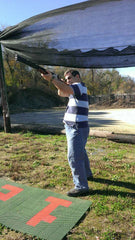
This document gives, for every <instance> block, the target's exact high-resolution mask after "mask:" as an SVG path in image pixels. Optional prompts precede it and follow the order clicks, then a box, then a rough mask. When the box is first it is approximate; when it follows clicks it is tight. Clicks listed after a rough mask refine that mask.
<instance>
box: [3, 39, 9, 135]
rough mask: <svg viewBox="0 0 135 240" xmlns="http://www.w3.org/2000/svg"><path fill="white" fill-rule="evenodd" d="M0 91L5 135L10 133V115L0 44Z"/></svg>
mask: <svg viewBox="0 0 135 240" xmlns="http://www.w3.org/2000/svg"><path fill="white" fill-rule="evenodd" d="M0 91H1V102H2V109H3V122H4V131H5V132H6V133H11V123H10V114H9V107H8V101H7V92H6V83H5V76H4V66H3V57H2V47H1V43H0Z"/></svg>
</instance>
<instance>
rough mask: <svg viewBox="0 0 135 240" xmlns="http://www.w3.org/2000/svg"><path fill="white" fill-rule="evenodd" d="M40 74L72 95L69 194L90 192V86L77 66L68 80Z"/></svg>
mask: <svg viewBox="0 0 135 240" xmlns="http://www.w3.org/2000/svg"><path fill="white" fill-rule="evenodd" d="M41 76H42V77H43V78H44V79H45V80H47V81H49V82H52V83H53V84H54V86H55V87H56V88H57V89H58V95H59V96H61V97H68V98H69V102H68V105H67V108H66V112H65V115H64V120H63V122H64V124H65V130H66V137H67V144H68V161H69V165H70V168H71V171H72V176H73V182H74V185H75V188H74V189H71V190H70V191H69V192H68V193H67V195H68V196H71V197H77V196H82V195H87V194H89V187H88V180H91V179H92V178H93V176H92V172H91V169H90V163H89V159H88V156H87V152H86V150H85V145H86V142H87V138H88V135H89V126H88V107H89V105H88V96H87V88H86V87H85V85H84V83H83V82H82V81H81V77H80V73H79V72H78V71H76V70H74V69H69V70H67V71H66V72H65V73H64V77H65V82H64V81H62V80H60V79H58V77H57V75H55V74H52V73H51V72H49V71H47V74H44V73H41Z"/></svg>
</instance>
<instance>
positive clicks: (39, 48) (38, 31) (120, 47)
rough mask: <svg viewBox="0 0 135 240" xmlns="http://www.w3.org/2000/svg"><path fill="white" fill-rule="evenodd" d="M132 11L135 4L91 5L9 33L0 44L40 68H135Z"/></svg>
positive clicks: (96, 1)
mask: <svg viewBox="0 0 135 240" xmlns="http://www.w3.org/2000/svg"><path fill="white" fill-rule="evenodd" d="M134 11H135V0H89V1H85V2H82V3H78V4H75V5H71V6H68V7H64V8H60V9H56V10H53V11H49V12H46V13H43V14H40V15H37V16H34V17H32V18H29V19H27V20H25V21H23V22H21V23H19V24H18V25H15V26H13V27H9V28H6V29H5V30H4V31H2V32H1V33H0V43H1V44H2V45H3V46H4V47H5V49H6V50H7V51H9V52H11V53H13V54H17V55H19V56H20V57H23V58H25V59H26V60H28V61H32V62H33V63H36V64H38V65H52V66H55V65H57V66H68V67H78V68H112V67H117V68H119V67H129V66H135V14H134Z"/></svg>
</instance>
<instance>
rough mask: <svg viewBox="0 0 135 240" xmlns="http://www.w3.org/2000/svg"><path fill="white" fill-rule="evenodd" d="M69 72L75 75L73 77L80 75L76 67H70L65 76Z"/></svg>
mask: <svg viewBox="0 0 135 240" xmlns="http://www.w3.org/2000/svg"><path fill="white" fill-rule="evenodd" d="M68 73H71V74H72V75H73V77H75V76H76V75H79V77H80V73H79V72H78V71H77V70H74V69H68V70H67V71H66V72H65V73H64V76H66V75H67V74H68Z"/></svg>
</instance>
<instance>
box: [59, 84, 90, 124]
mask: <svg viewBox="0 0 135 240" xmlns="http://www.w3.org/2000/svg"><path fill="white" fill-rule="evenodd" d="M70 86H71V87H72V88H73V91H74V95H70V96H69V102H68V105H67V108H66V112H65V115H64V122H65V123H66V124H68V125H70V126H74V125H77V126H78V127H82V128H83V127H88V109H89V104H88V95H87V88H86V86H85V84H84V83H82V82H79V83H73V84H72V85H70Z"/></svg>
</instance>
